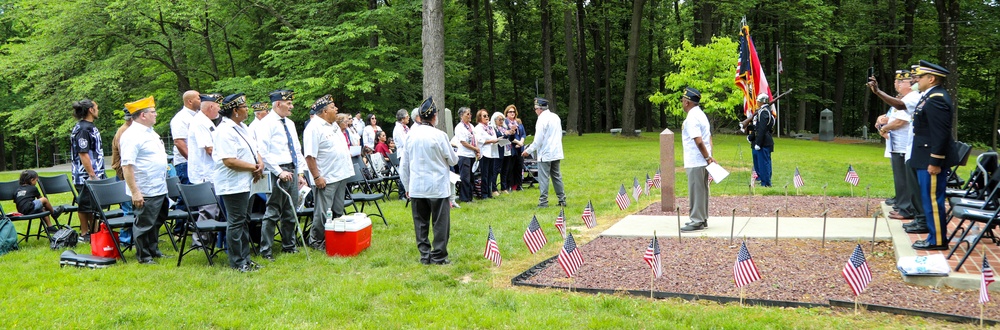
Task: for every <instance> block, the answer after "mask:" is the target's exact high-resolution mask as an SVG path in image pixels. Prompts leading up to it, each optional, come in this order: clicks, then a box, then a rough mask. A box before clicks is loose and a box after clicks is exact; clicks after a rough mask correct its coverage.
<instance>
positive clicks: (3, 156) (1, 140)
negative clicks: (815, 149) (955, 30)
mask: <svg viewBox="0 0 1000 330" xmlns="http://www.w3.org/2000/svg"><path fill="white" fill-rule="evenodd" d="M998 107H1000V105H998ZM6 135H7V134H4V132H0V171H6V170H7V144H6V140H7V139H6ZM996 144H997V143H996V139H994V140H993V145H996Z"/></svg>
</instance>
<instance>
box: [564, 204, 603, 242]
mask: <svg viewBox="0 0 1000 330" xmlns="http://www.w3.org/2000/svg"><path fill="white" fill-rule="evenodd" d="M580 218H582V219H583V223H584V224H586V225H587V228H594V227H596V226H597V215H596V214H595V212H594V204H593V203H591V202H590V201H587V207H584V208H583V215H581V216H580ZM563 237H566V235H563Z"/></svg>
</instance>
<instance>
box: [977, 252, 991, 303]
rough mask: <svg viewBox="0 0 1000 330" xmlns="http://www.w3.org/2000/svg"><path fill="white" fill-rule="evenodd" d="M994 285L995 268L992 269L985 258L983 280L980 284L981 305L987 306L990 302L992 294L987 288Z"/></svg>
mask: <svg viewBox="0 0 1000 330" xmlns="http://www.w3.org/2000/svg"><path fill="white" fill-rule="evenodd" d="M990 283H993V267H990V263H989V262H988V261H986V258H985V257H984V258H983V280H982V281H981V282H979V303H980V304H985V303H987V302H989V301H990V292H989V291H987V289H986V287H988V286H990Z"/></svg>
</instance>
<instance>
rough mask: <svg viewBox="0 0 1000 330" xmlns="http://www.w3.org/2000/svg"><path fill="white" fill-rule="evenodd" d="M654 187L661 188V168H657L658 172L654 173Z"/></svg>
mask: <svg viewBox="0 0 1000 330" xmlns="http://www.w3.org/2000/svg"><path fill="white" fill-rule="evenodd" d="M653 187H656V189H660V169H656V174H653Z"/></svg>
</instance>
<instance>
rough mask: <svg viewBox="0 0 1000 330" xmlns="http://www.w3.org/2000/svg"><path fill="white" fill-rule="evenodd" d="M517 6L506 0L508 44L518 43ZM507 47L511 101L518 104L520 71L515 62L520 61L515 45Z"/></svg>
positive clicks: (519, 98) (519, 97) (519, 100)
mask: <svg viewBox="0 0 1000 330" xmlns="http://www.w3.org/2000/svg"><path fill="white" fill-rule="evenodd" d="M517 8H519V7H518V6H517V5H515V4H514V3H513V1H510V0H508V2H507V9H508V10H509V11H510V12H509V14H508V15H507V28H508V29H510V44H511V45H518V41H517V37H518V33H520V32H518V30H517V27H518V24H517V22H518V20H517V17H516V12H515V10H517ZM507 49H509V50H510V56H509V57H510V81H511V85H512V86H511V89H513V90H514V101H513V102H512V103H513V104H518V102H521V91H520V90H521V88H520V87H519V85H518V81H519V79H518V76H517V73H518V72H519V71H520V70H518V69H519V68H518V66H517V64H518V63H520V62H518V56H517V50H516V49H517V47H507Z"/></svg>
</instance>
